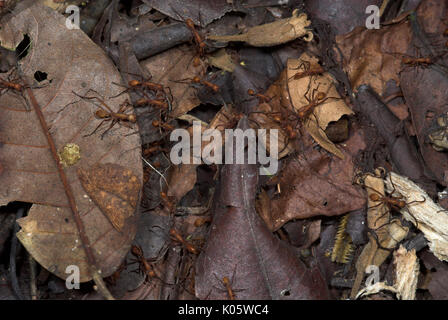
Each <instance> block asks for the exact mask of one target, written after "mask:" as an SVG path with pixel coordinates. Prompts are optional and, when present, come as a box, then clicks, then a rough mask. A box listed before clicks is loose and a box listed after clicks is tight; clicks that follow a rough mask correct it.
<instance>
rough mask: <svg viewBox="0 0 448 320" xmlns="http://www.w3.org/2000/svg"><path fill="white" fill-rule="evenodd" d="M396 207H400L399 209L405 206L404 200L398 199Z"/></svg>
mask: <svg viewBox="0 0 448 320" xmlns="http://www.w3.org/2000/svg"><path fill="white" fill-rule="evenodd" d="M398 207H400V209H403V208H404V207H406V202H404V201H403V200H400V201H398Z"/></svg>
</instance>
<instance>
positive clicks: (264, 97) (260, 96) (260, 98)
mask: <svg viewBox="0 0 448 320" xmlns="http://www.w3.org/2000/svg"><path fill="white" fill-rule="evenodd" d="M247 94H248V95H250V96H252V97H257V98H258V101H259V102H260V103H263V102H269V101H271V99H272V98H271V97H268V96H267V95H264V94H262V93H257V92H255V91H254V90H253V89H249V90H247Z"/></svg>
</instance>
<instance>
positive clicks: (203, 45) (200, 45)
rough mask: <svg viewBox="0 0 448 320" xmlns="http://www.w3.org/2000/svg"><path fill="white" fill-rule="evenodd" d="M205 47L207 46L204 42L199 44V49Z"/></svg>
mask: <svg viewBox="0 0 448 320" xmlns="http://www.w3.org/2000/svg"><path fill="white" fill-rule="evenodd" d="M206 46H207V45H206V44H205V42H201V43H199V48H201V49H205V47H206Z"/></svg>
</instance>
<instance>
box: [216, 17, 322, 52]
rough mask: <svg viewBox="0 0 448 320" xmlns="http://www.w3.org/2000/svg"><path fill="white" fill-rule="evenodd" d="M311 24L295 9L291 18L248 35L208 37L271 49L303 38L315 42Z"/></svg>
mask: <svg viewBox="0 0 448 320" xmlns="http://www.w3.org/2000/svg"><path fill="white" fill-rule="evenodd" d="M310 24H311V21H310V20H308V17H307V15H306V14H305V13H300V14H299V10H297V9H295V10H294V11H293V12H292V16H291V17H290V18H286V19H281V20H277V21H275V22H271V23H267V24H263V25H260V26H256V27H252V28H250V29H249V30H248V31H247V32H246V33H243V34H238V35H230V36H208V37H207V39H209V40H216V41H225V42H227V41H243V42H246V43H247V44H249V45H251V46H254V47H270V46H276V45H279V44H282V43H286V42H289V41H292V40H295V39H297V38H300V37H303V39H304V40H305V41H311V40H313V33H312V32H311V31H310V29H308V28H307V27H308V26H309V25H310Z"/></svg>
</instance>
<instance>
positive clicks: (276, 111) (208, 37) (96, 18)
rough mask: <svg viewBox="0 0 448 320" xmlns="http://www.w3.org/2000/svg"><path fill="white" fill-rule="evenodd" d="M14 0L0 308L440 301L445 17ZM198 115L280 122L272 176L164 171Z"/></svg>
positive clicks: (392, 8) (397, 6) (238, 122)
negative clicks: (374, 277) (371, 22)
mask: <svg viewBox="0 0 448 320" xmlns="http://www.w3.org/2000/svg"><path fill="white" fill-rule="evenodd" d="M16 2H17V1H6V6H4V7H3V9H2V8H0V10H2V11H1V15H2V20H1V22H0V23H1V26H2V28H1V29H0V41H1V44H2V47H3V49H2V50H1V51H0V59H1V63H0V68H1V70H0V72H1V74H0V78H1V80H0V89H1V91H0V107H1V108H0V112H1V117H0V132H1V135H0V139H1V140H0V146H1V149H0V150H1V153H0V180H1V182H2V183H1V185H2V188H1V189H0V195H1V199H2V202H1V203H2V205H3V207H2V209H1V215H0V221H2V223H1V227H0V272H1V274H2V278H0V279H3V275H5V279H8V280H5V283H6V284H7V285H6V286H3V285H2V286H0V289H1V290H2V291H1V297H4V299H8V298H22V299H29V298H32V299H48V298H51V299H55V298H56V299H68V298H71V299H81V298H84V299H97V298H98V297H97V296H99V297H103V298H109V299H112V298H118V299H345V298H352V299H431V298H434V299H444V298H446V297H447V296H448V294H447V289H446V286H444V285H443V282H444V281H446V272H445V271H446V270H445V269H446V259H447V258H446V257H447V256H448V247H447V241H448V231H447V228H448V227H447V226H448V211H447V208H448V205H447V204H448V201H447V200H446V198H448V197H447V192H446V189H445V188H446V186H447V184H448V178H447V177H448V169H447V168H446V164H447V163H448V162H447V153H446V150H447V143H446V140H447V136H448V134H447V132H446V131H447V121H446V119H447V116H446V114H447V112H448V109H447V105H446V101H447V99H446V98H447V97H446V96H445V95H446V90H444V89H445V88H446V87H447V83H446V81H447V76H448V67H447V66H448V63H447V55H446V53H447V51H448V46H447V44H448V36H447V29H448V22H447V21H446V17H447V13H448V12H447V11H448V8H447V4H445V3H443V2H440V1H430V0H423V1H417V2H415V1H414V2H409V3H408V2H407V1H398V2H390V3H389V1H376V3H375V4H376V5H378V7H380V8H381V10H380V12H381V26H380V28H379V29H370V30H369V29H366V28H365V25H364V22H365V18H366V15H365V13H364V10H365V6H367V5H368V4H372V3H370V2H369V3H368V4H366V3H364V1H353V2H354V3H353V4H351V3H350V2H351V1H331V3H329V1H324V0H321V1H304V2H303V3H302V2H301V1H297V3H294V5H292V4H291V5H290V6H286V5H285V6H279V5H273V4H272V3H266V4H265V3H260V2H257V4H245V3H240V2H235V1H234V2H233V3H229V2H226V1H224V0H222V1H213V2H209V1H200V0H192V1H189V2H187V3H185V2H181V1H177V0H170V1H118V0H112V1H98V2H96V3H95V2H87V3H82V2H81V1H65V2H63V3H62V4H61V3H60V1H58V2H57V3H56V2H52V1H23V2H21V3H19V4H17V3H16ZM374 2H375V1H374ZM69 4H75V5H79V6H80V8H81V22H82V23H81V30H78V29H74V30H70V29H67V28H66V25H65V21H66V20H65V17H64V16H63V13H64V12H65V8H66V6H67V5H69ZM331 8H333V9H334V10H338V12H339V11H341V12H344V14H341V15H337V16H334V15H330V12H332V11H331V10H330V9H331ZM347 8H350V9H352V10H347ZM92 40H93V41H92ZM194 121H199V122H200V123H201V124H202V127H201V129H200V130H201V132H203V133H204V132H206V129H217V130H218V131H219V132H221V133H222V134H224V131H225V129H234V128H241V129H248V128H253V129H268V130H269V129H278V151H279V154H278V159H279V168H278V172H277V173H273V172H268V175H259V170H258V169H259V168H258V166H257V165H247V164H246V165H244V164H238V165H237V164H224V165H221V164H210V163H208V162H204V161H202V162H201V163H196V164H195V163H193V164H179V165H175V164H173V163H171V161H170V151H171V148H172V147H173V146H174V143H173V142H172V141H170V133H171V132H172V131H173V129H175V128H184V129H187V131H188V132H189V133H190V135H191V134H192V133H193V126H192V125H193V122H194ZM269 137H270V136H269V135H268V136H267V139H260V140H259V142H260V143H263V146H264V147H265V149H266V150H270V145H271V142H270V139H269ZM209 141H210V140H209ZM211 145H212V142H208V143H207V142H204V143H203V144H202V150H201V151H203V152H204V151H206V150H207V148H210V146H211ZM222 147H223V148H224V147H225V146H224V145H222ZM191 160H193V158H191ZM25 209H26V210H25ZM24 212H25V217H23V218H20V219H18V220H17V222H18V225H17V226H15V224H14V220H16V218H19V216H20V214H22V213H24ZM19 226H20V228H19ZM17 230H19V231H18V232H17ZM17 240H19V242H18V241H17ZM22 246H23V248H24V249H25V250H21V247H22ZM70 265H76V266H79V268H80V271H81V282H82V284H81V290H67V289H66V288H65V285H64V283H65V277H66V276H67V273H66V268H67V266H70ZM375 270H378V272H379V277H378V282H376V283H373V282H372V281H371V280H370V277H368V276H369V273H371V272H375ZM92 279H93V281H91V280H92ZM1 281H4V280H1ZM94 283H95V284H96V286H95V287H94V286H93V284H94ZM94 288H96V290H94Z"/></svg>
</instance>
